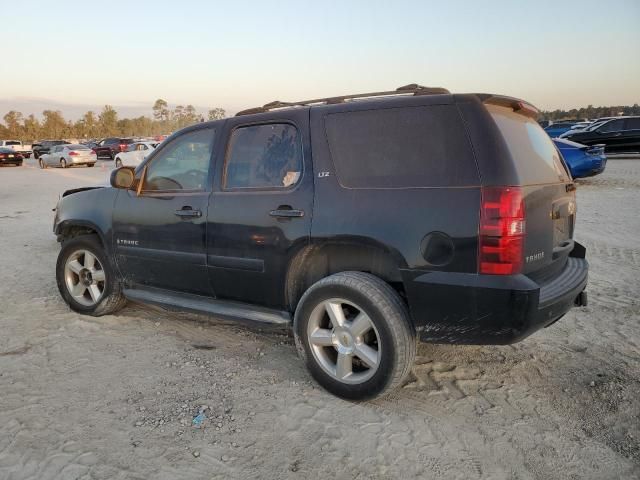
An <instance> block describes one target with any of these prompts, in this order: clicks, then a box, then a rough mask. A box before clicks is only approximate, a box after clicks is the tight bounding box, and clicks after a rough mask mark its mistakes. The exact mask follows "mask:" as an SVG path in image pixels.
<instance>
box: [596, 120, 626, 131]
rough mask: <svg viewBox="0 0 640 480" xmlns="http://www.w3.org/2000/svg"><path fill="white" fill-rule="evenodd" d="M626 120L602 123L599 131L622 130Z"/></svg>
mask: <svg viewBox="0 0 640 480" xmlns="http://www.w3.org/2000/svg"><path fill="white" fill-rule="evenodd" d="M623 123H624V120H612V121H610V122H609V123H605V124H604V125H602V126H601V127H600V128H599V129H598V131H599V132H600V133H609V132H618V131H620V130H622V127H623Z"/></svg>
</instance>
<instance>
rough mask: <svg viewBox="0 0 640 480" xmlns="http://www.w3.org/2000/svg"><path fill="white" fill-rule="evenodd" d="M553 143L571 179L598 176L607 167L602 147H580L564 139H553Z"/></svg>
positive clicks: (580, 145) (578, 144)
mask: <svg viewBox="0 0 640 480" xmlns="http://www.w3.org/2000/svg"><path fill="white" fill-rule="evenodd" d="M553 143H555V144H556V147H557V148H558V150H560V153H561V154H562V157H563V158H564V161H565V163H566V164H567V167H569V171H570V172H571V176H572V177H573V178H583V177H592V176H593V175H598V174H599V173H602V172H603V171H604V167H605V166H606V165H607V156H606V155H605V154H604V145H582V144H581V143H576V142H572V141H571V140H565V139H564V138H554V139H553Z"/></svg>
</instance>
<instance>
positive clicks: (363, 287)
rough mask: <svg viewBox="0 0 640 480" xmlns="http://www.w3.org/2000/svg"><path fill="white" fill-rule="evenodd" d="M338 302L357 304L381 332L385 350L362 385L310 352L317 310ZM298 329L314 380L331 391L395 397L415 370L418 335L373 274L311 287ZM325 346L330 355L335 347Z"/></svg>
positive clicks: (345, 275) (343, 276)
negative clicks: (311, 326) (331, 370)
mask: <svg viewBox="0 0 640 480" xmlns="http://www.w3.org/2000/svg"><path fill="white" fill-rule="evenodd" d="M333 298H340V299H345V300H346V301H348V302H353V304H355V305H357V306H358V307H359V308H360V309H361V310H362V311H363V312H365V313H366V315H367V316H368V317H369V319H370V320H371V322H372V323H373V325H374V327H375V329H376V335H377V337H378V342H379V351H380V352H381V353H380V354H379V355H380V360H379V365H378V366H377V370H375V373H373V375H372V376H371V377H370V378H368V379H367V380H365V381H363V382H362V383H357V384H353V383H344V382H343V381H341V380H339V379H337V378H336V377H335V376H332V375H330V374H328V373H327V371H325V369H324V368H323V367H322V366H321V365H320V363H319V361H318V359H317V358H316V356H315V355H314V353H313V351H312V350H311V345H310V343H309V338H308V334H307V332H308V330H307V329H308V326H309V322H310V318H311V315H312V312H314V311H315V309H316V307H318V306H319V305H321V304H322V302H324V301H326V300H329V299H333ZM293 330H294V337H295V342H296V347H297V350H298V353H299V355H300V356H301V357H302V359H303V360H304V361H305V363H306V365H307V368H308V369H309V372H310V373H311V375H312V377H313V378H314V379H315V380H316V381H317V382H318V383H319V384H320V385H321V386H322V387H324V388H325V389H326V390H328V391H329V392H331V393H333V394H334V395H337V396H339V397H342V398H345V399H348V400H367V399H371V398H374V397H379V396H381V395H384V394H387V393H390V392H391V391H392V390H394V389H395V388H397V387H399V386H400V385H401V384H402V382H403V380H404V379H405V378H406V377H407V375H408V374H409V372H410V371H411V368H412V367H413V363H414V359H415V354H416V335H415V330H414V328H413V326H412V324H411V320H410V317H409V312H408V309H407V306H406V304H405V303H404V301H403V300H402V299H401V298H400V296H399V295H398V293H397V292H396V291H395V290H394V289H393V288H391V286H390V285H389V284H387V283H386V282H384V281H383V280H381V279H380V278H378V277H376V276H374V275H371V274H368V273H363V272H341V273H336V274H334V275H331V276H329V277H326V278H324V279H322V280H320V281H318V282H317V283H315V284H314V285H312V286H311V287H310V288H309V289H308V290H307V291H306V292H305V294H304V295H303V296H302V298H301V300H300V302H299V304H298V306H297V308H296V312H295V317H294V325H293ZM326 348H328V349H329V351H331V349H332V348H333V347H331V346H329V347H326Z"/></svg>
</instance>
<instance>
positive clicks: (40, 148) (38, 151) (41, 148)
mask: <svg viewBox="0 0 640 480" xmlns="http://www.w3.org/2000/svg"><path fill="white" fill-rule="evenodd" d="M56 145H69V142H67V141H65V140H41V141H39V142H36V143H34V144H33V145H32V146H31V150H32V151H33V157H34V158H35V159H36V160H37V159H38V158H40V156H41V155H44V154H45V153H49V151H50V150H51V147H54V146H56Z"/></svg>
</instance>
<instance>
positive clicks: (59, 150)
mask: <svg viewBox="0 0 640 480" xmlns="http://www.w3.org/2000/svg"><path fill="white" fill-rule="evenodd" d="M95 164H96V153H95V152H94V151H93V150H91V149H90V148H89V147H87V146H85V145H80V144H68V145H54V146H53V147H51V151H50V152H49V153H45V154H44V155H40V158H39V159H38V165H40V168H47V167H61V168H67V167H71V166H76V165H86V166H87V167H93V166H94V165H95Z"/></svg>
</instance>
